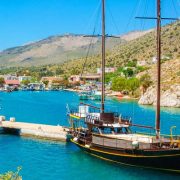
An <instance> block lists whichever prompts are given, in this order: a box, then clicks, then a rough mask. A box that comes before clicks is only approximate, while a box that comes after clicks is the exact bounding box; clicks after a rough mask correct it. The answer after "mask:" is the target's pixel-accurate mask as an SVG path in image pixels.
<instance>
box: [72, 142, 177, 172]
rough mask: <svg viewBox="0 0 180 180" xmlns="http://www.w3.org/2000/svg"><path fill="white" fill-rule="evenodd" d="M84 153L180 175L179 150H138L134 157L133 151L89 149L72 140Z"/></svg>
mask: <svg viewBox="0 0 180 180" xmlns="http://www.w3.org/2000/svg"><path fill="white" fill-rule="evenodd" d="M71 141H72V142H73V143H74V144H76V145H77V146H78V147H79V148H81V149H82V150H83V151H85V152H88V153H90V154H91V155H93V156H96V157H98V158H101V159H104V160H108V161H111V162H115V163H119V164H123V165H129V166H138V167H143V168H150V169H157V170H164V171H171V172H176V173H180V151H179V150H177V151H176V150H169V151H155V150H154V151H153V150H150V151H145V152H143V151H142V150H139V152H138V150H136V154H139V155H134V153H133V151H132V150H131V151H129V152H125V151H124V150H118V151H117V150H114V151H113V150H109V149H105V148H100V147H87V146H84V145H83V144H79V143H78V142H75V141H73V140H71ZM130 152H131V153H130Z"/></svg>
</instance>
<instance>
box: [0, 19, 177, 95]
mask: <svg viewBox="0 0 180 180" xmlns="http://www.w3.org/2000/svg"><path fill="white" fill-rule="evenodd" d="M179 40H180V21H176V22H174V23H172V24H169V25H166V26H164V27H162V84H163V89H168V88H169V87H170V85H172V84H174V83H179V80H178V79H180V78H179V76H180V72H179V67H180V66H179V65H180V64H179V62H180V61H179V59H180V43H179ZM155 57H156V32H155V30H152V31H150V32H149V33H147V34H145V35H144V36H142V37H139V38H136V39H133V40H131V41H128V42H126V43H124V44H120V45H118V46H116V47H114V49H113V50H111V51H106V66H109V67H116V68H117V71H116V72H115V73H110V74H107V76H106V82H109V81H112V82H113V83H114V85H113V84H112V85H113V87H115V86H116V85H115V84H117V82H116V80H118V79H119V81H121V80H122V78H126V81H127V82H126V83H125V84H126V85H124V88H123V89H124V90H126V89H129V91H130V92H131V93H132V94H133V93H134V92H135V89H134V90H132V89H130V86H131V85H128V83H130V84H131V83H132V84H133V83H135V85H134V86H135V87H137V86H139V83H140V84H141V86H142V87H143V88H144V90H146V89H147V87H148V86H149V85H151V84H152V82H155V81H156V68H155V67H156V65H155V63H154V62H153V61H152V60H154V59H155V60H156V58H155ZM142 61H144V63H145V64H144V65H143V66H142V65H139V64H140V62H142ZM84 63H85V68H84V72H83V73H86V72H96V68H97V67H100V64H101V55H100V54H99V55H93V56H89V57H88V58H83V57H82V58H78V59H74V60H70V61H68V62H65V63H62V64H50V65H44V66H37V67H35V66H31V67H26V68H24V67H14V68H13V67H12V68H8V69H1V70H0V74H5V73H10V72H16V73H17V74H18V75H24V74H25V75H31V76H33V77H35V78H36V79H40V78H41V77H42V76H55V75H61V76H64V77H65V79H67V77H68V76H70V75H72V74H80V73H81V71H82V69H83V68H82V67H83V65H84ZM145 74H149V75H150V76H147V75H145ZM121 76H122V77H121ZM141 76H142V77H141ZM116 77H117V78H116ZM120 77H121V78H120ZM135 77H137V78H138V79H140V82H138V81H137V80H134V79H133V78H135ZM119 83H120V82H119ZM127 85H128V88H127ZM115 88H117V87H115ZM113 89H114V88H113Z"/></svg>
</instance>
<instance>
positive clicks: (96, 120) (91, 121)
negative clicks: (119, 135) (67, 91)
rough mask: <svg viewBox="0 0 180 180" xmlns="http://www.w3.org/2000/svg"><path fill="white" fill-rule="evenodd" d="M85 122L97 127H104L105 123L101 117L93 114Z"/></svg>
mask: <svg viewBox="0 0 180 180" xmlns="http://www.w3.org/2000/svg"><path fill="white" fill-rule="evenodd" d="M85 122H86V123H87V124H93V125H97V126H99V125H100V126H101V125H103V121H102V120H100V117H98V116H96V115H91V114H88V115H87V116H86V118H85Z"/></svg>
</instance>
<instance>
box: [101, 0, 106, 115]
mask: <svg viewBox="0 0 180 180" xmlns="http://www.w3.org/2000/svg"><path fill="white" fill-rule="evenodd" d="M101 70H102V72H101V83H102V85H101V86H102V87H101V113H104V100H105V0H102V61H101Z"/></svg>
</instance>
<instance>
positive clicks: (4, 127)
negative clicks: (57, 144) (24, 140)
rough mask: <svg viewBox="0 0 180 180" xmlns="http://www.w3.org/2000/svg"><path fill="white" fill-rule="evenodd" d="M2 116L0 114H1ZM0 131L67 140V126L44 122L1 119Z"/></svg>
mask: <svg viewBox="0 0 180 180" xmlns="http://www.w3.org/2000/svg"><path fill="white" fill-rule="evenodd" d="M1 117H2V116H1ZM0 128H1V133H5V134H15V135H20V136H28V137H34V138H42V139H48V140H57V141H67V140H68V136H67V135H68V134H67V133H68V131H69V129H68V128H65V127H63V126H52V125H44V124H34V123H23V122H14V121H1V125H0Z"/></svg>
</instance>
